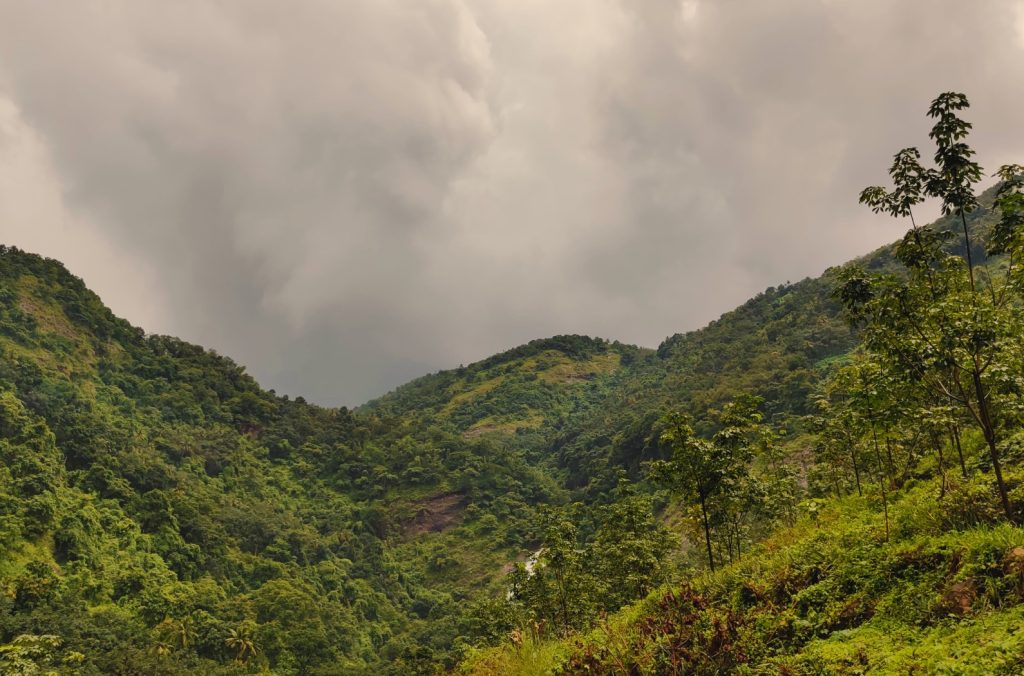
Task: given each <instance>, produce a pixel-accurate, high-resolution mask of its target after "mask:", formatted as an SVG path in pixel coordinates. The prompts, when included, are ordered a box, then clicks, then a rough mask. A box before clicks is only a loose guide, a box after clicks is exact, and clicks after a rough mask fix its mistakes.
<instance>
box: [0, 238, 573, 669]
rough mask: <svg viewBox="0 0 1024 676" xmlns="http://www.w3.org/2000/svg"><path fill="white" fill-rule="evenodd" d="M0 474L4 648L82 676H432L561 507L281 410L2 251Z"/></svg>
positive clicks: (336, 417)
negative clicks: (476, 608)
mask: <svg viewBox="0 0 1024 676" xmlns="http://www.w3.org/2000/svg"><path fill="white" fill-rule="evenodd" d="M0 459H2V460H3V464H2V466H0V589H2V590H3V593H2V594H0V644H3V643H7V642H9V641H12V640H14V639H15V638H16V637H17V636H19V635H27V636H30V637H32V636H34V637H36V638H35V639H33V640H36V641H37V643H38V642H41V643H38V644H32V645H27V646H26V645H21V646H19V645H14V644H10V645H8V646H7V648H5V650H4V651H3V654H4V655H5V656H7V655H12V656H14V657H11V658H10V659H14V658H16V657H17V656H18V655H25V656H31V655H35V654H38V655H42V657H39V660H42V661H49V662H51V663H53V664H64V665H71V666H69V667H68V668H71V667H74V669H76V670H79V671H81V672H82V673H100V672H103V673H214V672H216V671H223V672H236V671H246V670H248V669H249V668H250V667H252V668H256V667H257V666H258V665H260V664H263V665H267V666H270V667H272V668H273V669H274V670H275V671H276V672H278V673H300V672H301V673H339V671H340V672H345V673H358V672H361V671H363V670H374V671H379V669H380V665H381V664H384V663H388V664H390V668H391V669H393V670H394V671H395V672H396V673H408V672H409V671H412V670H416V669H420V668H428V666H424V665H430V664H432V663H434V662H435V661H439V660H441V661H443V660H444V659H445V656H446V655H447V654H448V651H450V650H451V648H452V645H453V643H454V640H455V638H456V636H458V635H460V634H463V633H465V631H466V630H465V629H464V628H462V627H460V625H459V622H460V618H461V617H462V615H463V612H464V608H463V607H462V605H461V604H462V602H463V601H464V600H465V599H466V597H467V595H468V594H470V593H472V591H473V589H475V588H478V587H480V586H481V585H483V586H486V585H487V584H488V583H489V582H490V581H492V580H493V579H494V577H495V576H496V575H497V574H498V573H499V572H500V568H501V566H502V565H503V564H504V563H505V562H506V561H507V560H509V558H511V557H513V556H515V554H516V552H517V551H519V547H522V546H523V543H524V542H525V540H524V538H527V537H528V536H527V535H526V532H527V531H528V523H529V519H530V514H531V510H532V509H533V507H532V505H535V504H539V503H543V502H550V501H552V500H557V499H558V495H559V489H558V487H557V486H556V485H554V484H553V483H552V482H551V481H550V480H548V479H547V478H546V477H545V476H544V475H542V474H540V473H539V472H537V471H536V470H535V469H534V468H531V467H530V466H529V464H528V463H527V461H526V460H525V459H524V458H523V457H522V455H521V454H520V453H517V452H515V451H514V450H513V449H509V448H506V447H502V446H500V445H496V444H493V443H491V442H488V441H485V440H466V439H463V438H462V437H461V436H459V435H457V434H453V433H450V432H447V431H445V430H443V429H439V428H437V427H433V426H429V425H419V426H413V425H410V424H409V423H408V422H407V421H403V420H398V419H390V418H388V417H386V416H382V415H379V414H376V413H375V414H372V415H358V416H356V415H353V413H352V412H350V411H347V410H345V409H338V410H331V409H324V408H320V407H316V406H312V405H309V404H306V403H305V402H303V401H302V400H301V399H300V400H289V399H288V398H281V397H276V396H273V395H272V394H270V393H268V392H265V391H263V390H262V389H260V388H259V386H258V385H257V384H256V383H255V382H254V381H253V380H252V378H250V377H249V376H248V375H246V374H245V372H244V370H243V369H242V368H241V367H239V366H237V365H236V364H234V363H233V362H231V361H230V360H229V359H226V358H224V357H220V356H218V355H216V354H214V353H212V352H209V351H205V350H203V349H201V348H199V347H196V346H194V345H189V344H187V343H184V342H182V341H179V340H177V339H173V338H168V337H164V336H146V335H144V333H143V332H142V331H141V330H139V329H136V328H134V327H132V326H130V325H129V324H127V323H126V322H124V321H122V320H119V319H117V318H115V317H114V316H113V315H112V314H111V313H110V312H109V311H108V310H107V309H106V308H105V307H103V305H102V303H101V302H100V300H99V299H98V298H97V297H96V296H95V295H94V294H92V293H91V292H89V291H88V290H87V289H86V288H85V287H84V285H83V284H82V282H81V280H79V279H77V278H75V277H74V276H72V275H70V274H69V273H68V272H67V271H66V270H65V269H64V268H63V267H62V266H61V265H59V264H58V263H56V262H54V261H49V260H44V259H41V258H39V257H37V256H33V255H29V254H25V253H22V252H20V251H18V250H16V249H9V248H3V249H0ZM512 513H514V516H510V514H512ZM481 522H482V524H481ZM468 543H472V545H473V546H469V544H468ZM47 637H55V638H52V639H51V638H47ZM51 641H52V642H53V644H52V645H51V643H50V642H51ZM247 646H248V647H247ZM252 647H256V648H257V652H256V653H255V654H254V653H253V652H252ZM8 649H9V650H8ZM5 659H7V658H6V657H5ZM26 659H28V657H26ZM39 660H37V661H39ZM4 664H7V665H8V666H9V664H10V662H9V661H8V662H4ZM417 665H420V666H417Z"/></svg>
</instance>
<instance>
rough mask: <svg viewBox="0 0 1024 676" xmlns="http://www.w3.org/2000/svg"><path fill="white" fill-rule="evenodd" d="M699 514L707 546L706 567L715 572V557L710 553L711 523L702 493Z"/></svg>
mask: <svg viewBox="0 0 1024 676" xmlns="http://www.w3.org/2000/svg"><path fill="white" fill-rule="evenodd" d="M700 514H701V516H702V517H703V518H704V544H705V545H707V548H708V567H709V568H710V569H711V572H712V573H713V572H715V557H714V555H712V553H711V523H710V522H709V521H708V505H707V497H706V496H705V495H704V493H703V492H702V493H701V496H700Z"/></svg>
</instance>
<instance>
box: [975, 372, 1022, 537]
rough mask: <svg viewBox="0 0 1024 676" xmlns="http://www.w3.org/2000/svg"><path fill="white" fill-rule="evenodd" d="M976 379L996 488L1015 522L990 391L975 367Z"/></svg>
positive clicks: (979, 407) (979, 405)
mask: <svg viewBox="0 0 1024 676" xmlns="http://www.w3.org/2000/svg"><path fill="white" fill-rule="evenodd" d="M971 376H972V378H973V380H974V392H975V394H976V396H977V398H978V422H980V423H981V432H982V434H984V435H985V443H986V444H988V453H989V457H990V458H991V460H992V472H993V473H994V474H995V475H996V488H998V489H999V500H1000V502H1002V503H1003V512H1004V513H1005V514H1006V518H1007V520H1009V521H1010V522H1011V523H1014V518H1013V508H1012V507H1010V495H1009V492H1008V491H1007V489H1006V482H1005V481H1003V467H1002V463H1000V462H999V447H998V445H997V443H996V430H995V425H994V424H993V422H992V416H991V413H990V412H989V408H988V393H987V392H986V391H985V384H984V383H983V382H981V373H979V372H978V369H974V371H973V373H972V374H971Z"/></svg>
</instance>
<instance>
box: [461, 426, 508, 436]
mask: <svg viewBox="0 0 1024 676" xmlns="http://www.w3.org/2000/svg"><path fill="white" fill-rule="evenodd" d="M499 429H501V428H500V427H499V426H498V425H491V424H486V425H480V426H478V427H472V428H470V429H468V430H466V431H465V432H463V433H462V436H463V438H465V439H476V438H477V437H479V436H483V435H484V434H487V433H488V432H496V431H498V430H499Z"/></svg>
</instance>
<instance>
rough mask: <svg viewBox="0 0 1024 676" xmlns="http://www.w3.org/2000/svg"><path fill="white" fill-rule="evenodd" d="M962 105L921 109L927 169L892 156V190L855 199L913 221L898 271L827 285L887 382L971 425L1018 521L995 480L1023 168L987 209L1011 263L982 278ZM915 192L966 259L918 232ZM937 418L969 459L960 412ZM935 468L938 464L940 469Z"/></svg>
mask: <svg viewBox="0 0 1024 676" xmlns="http://www.w3.org/2000/svg"><path fill="white" fill-rule="evenodd" d="M968 106H969V103H968V101H967V97H966V96H964V95H963V94H960V93H956V92H946V93H943V94H941V95H939V96H938V97H937V98H936V99H935V100H934V101H933V102H932V104H931V106H930V107H929V110H928V115H929V117H932V118H933V119H934V120H935V123H934V126H933V127H932V130H931V132H930V133H929V137H930V138H931V139H932V140H933V141H934V142H935V145H936V150H935V155H934V160H935V167H934V168H931V169H926V168H924V167H922V166H921V165H920V163H919V162H918V159H919V157H920V154H919V153H918V152H917V150H916V149H913V148H909V149H904V150H902V151H900V152H899V153H897V155H896V157H895V159H894V162H893V165H892V168H891V169H890V175H891V177H892V179H893V182H894V185H895V187H894V189H893V190H892V191H887V190H886V189H884V188H881V187H878V186H873V187H870V188H866V189H865V190H864V191H862V193H861V201H862V202H863V203H865V204H867V205H868V206H870V207H871V208H872V209H873V210H874V211H876V212H879V211H884V212H886V213H888V214H890V215H892V216H896V217H902V216H910V218H911V223H912V228H911V230H910V231H909V232H908V233H907V236H906V237H905V238H904V240H903V242H901V243H900V245H899V246H897V249H896V257H897V260H899V261H900V262H901V263H903V265H904V267H905V269H906V274H905V275H903V276H896V275H874V276H870V275H867V273H865V272H864V271H863V270H859V269H857V268H851V269H848V270H847V271H846V272H845V273H844V274H843V275H842V276H841V283H840V285H839V287H838V288H837V290H836V295H837V297H838V298H839V299H840V300H841V301H842V302H843V304H844V305H845V307H846V309H847V312H848V316H849V317H850V319H851V322H852V323H854V324H855V325H859V326H861V327H862V328H863V336H864V343H865V345H866V347H867V349H868V350H869V351H870V352H871V353H872V354H873V355H874V357H875V358H876V359H877V361H878V362H879V364H880V365H881V366H882V368H883V369H885V370H886V372H887V373H889V374H890V375H891V376H892V377H895V378H898V379H901V380H902V381H903V382H905V383H908V384H913V385H914V386H916V387H918V388H923V390H924V392H925V394H924V397H925V399H926V400H927V401H928V404H929V406H931V407H932V409H933V410H935V411H938V410H939V409H941V408H942V407H944V406H956V407H959V408H960V409H961V410H962V411H964V413H965V415H966V416H967V417H969V418H970V419H971V420H973V421H974V422H975V424H977V426H978V428H979V429H980V430H981V432H982V435H983V437H984V439H985V443H986V446H987V449H988V456H989V462H990V464H991V467H992V472H993V475H994V478H995V484H996V488H997V491H998V493H999V497H1000V502H1001V504H1002V508H1003V512H1004V514H1005V515H1006V517H1007V519H1009V520H1011V521H1012V520H1014V518H1015V515H1014V512H1013V508H1012V505H1011V504H1010V500H1009V492H1008V489H1007V486H1006V482H1005V480H1004V478H1003V472H1002V459H1001V451H1000V441H1001V436H1000V435H1001V434H1002V433H1003V431H1004V430H1005V429H1006V428H1007V426H1008V425H1009V423H1010V422H1011V421H1012V420H1013V419H1015V417H1016V416H1018V415H1019V412H1020V411H1019V409H1020V396H1019V391H1020V383H1019V378H1018V377H1017V376H1016V373H1018V372H1019V371H1018V369H1016V364H1017V361H1018V359H1019V355H1020V351H1021V334H1022V331H1021V328H1022V326H1024V324H1022V321H1021V316H1020V306H1021V303H1020V301H1021V295H1020V288H1019V287H1016V286H1015V281H1014V280H1015V279H1016V278H1017V277H1018V276H1019V275H1018V273H1017V272H1016V270H1015V263H1016V261H1019V260H1020V256H1021V254H1022V253H1024V249H1022V248H1021V244H1022V242H1021V239H1022V237H1021V235H1020V231H1021V226H1022V224H1024V210H1022V199H1024V198H1021V197H1019V196H1018V195H1019V194H1020V190H1021V179H1020V176H1021V173H1022V172H1021V170H1020V167H1019V166H1018V165H1008V166H1005V167H1002V168H1001V169H1000V170H999V171H998V172H996V175H997V176H999V178H1000V179H1001V180H1002V185H1001V187H1000V188H999V191H998V193H997V199H996V203H995V208H996V209H997V210H998V211H1000V213H1001V215H1002V218H1001V220H1000V221H999V224H998V225H997V227H996V228H995V229H994V232H993V237H992V244H991V246H990V250H989V251H987V252H986V251H984V249H983V248H982V249H981V250H980V252H981V253H986V254H1002V255H1005V256H1006V258H1007V259H1008V266H1007V270H1006V271H1005V272H1003V273H1002V274H995V273H991V272H990V273H989V274H985V275H979V271H978V270H977V269H976V261H975V249H976V247H975V242H974V241H973V240H972V237H971V232H970V228H969V225H968V221H967V217H968V215H969V214H971V213H972V212H973V211H975V210H976V209H977V208H978V207H979V200H978V197H977V195H976V194H975V189H974V186H975V185H976V184H977V183H978V182H979V181H980V179H981V177H982V170H981V167H980V165H978V164H977V163H976V162H975V161H974V160H973V157H974V150H973V149H971V148H970V146H968V145H967V144H966V142H965V141H964V139H965V138H966V137H967V135H968V133H969V132H970V130H971V128H972V125H971V123H970V122H967V121H966V120H964V119H962V118H961V117H960V115H959V113H960V111H962V110H965V109H966V108H967V107H968ZM924 196H932V197H936V198H939V199H941V200H942V212H943V214H944V215H948V216H954V217H956V218H957V219H958V220H959V225H960V228H961V230H962V232H963V255H962V257H961V256H958V255H949V254H946V253H945V251H944V250H943V245H944V243H945V241H946V239H947V236H946V233H943V232H935V231H932V230H930V229H927V228H919V227H918V226H917V225H916V223H915V222H914V221H913V213H912V208H913V206H914V205H915V204H917V203H918V202H920V201H921V200H922V199H923V197H924ZM934 418H935V419H941V420H944V421H946V423H947V424H948V427H949V432H950V437H951V440H952V441H953V443H954V445H955V447H956V448H957V451H958V455H959V456H960V460H961V462H960V465H961V471H962V472H963V473H964V474H966V463H965V462H964V461H963V453H962V449H961V447H960V438H959V417H958V416H956V415H941V416H940V415H936V416H934ZM941 464H943V461H942V460H941V459H940V465H941Z"/></svg>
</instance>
